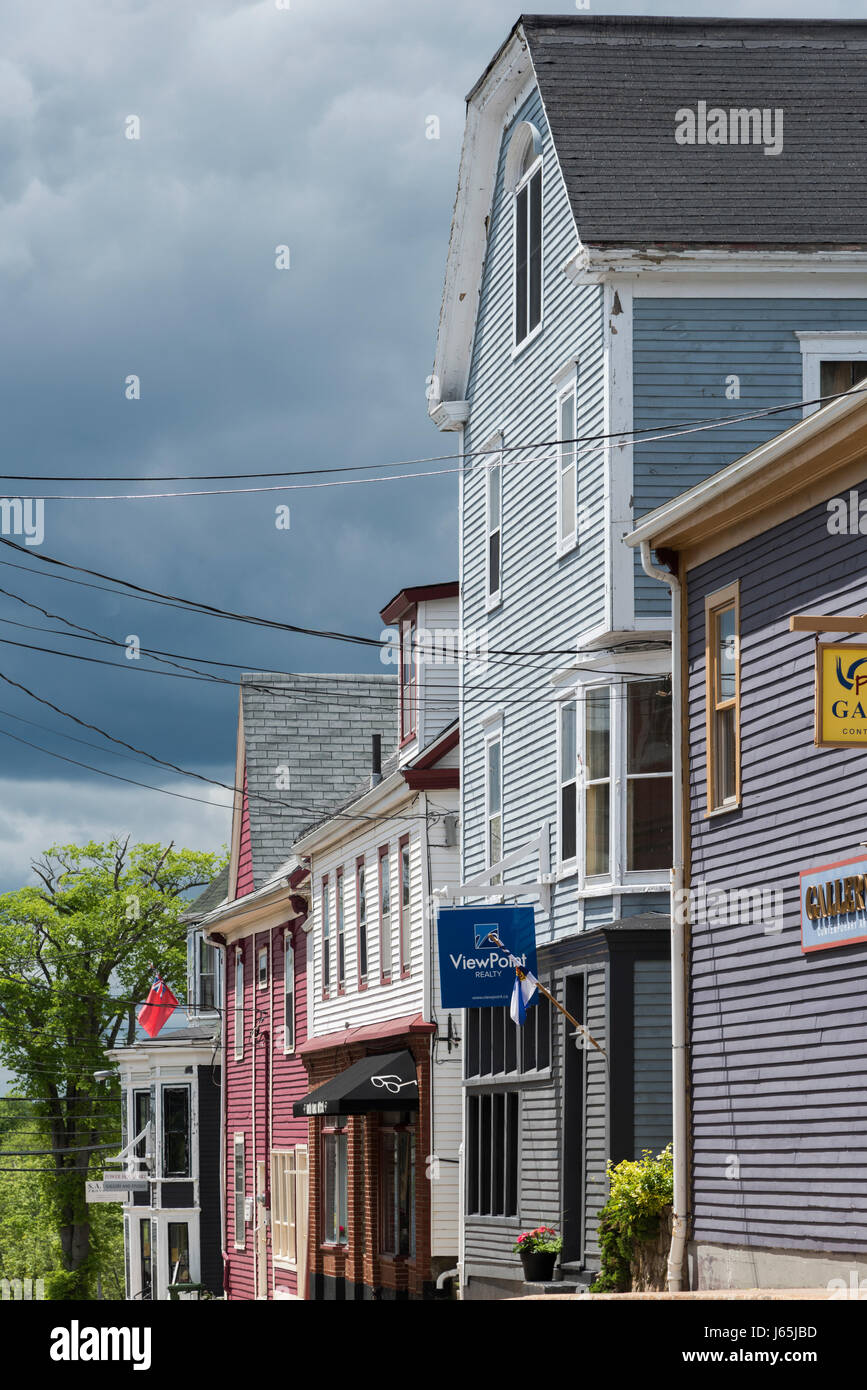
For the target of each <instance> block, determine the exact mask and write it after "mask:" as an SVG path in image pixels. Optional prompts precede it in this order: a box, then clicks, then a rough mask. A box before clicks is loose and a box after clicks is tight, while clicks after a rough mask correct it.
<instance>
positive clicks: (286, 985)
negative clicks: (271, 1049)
mask: <svg viewBox="0 0 867 1390" xmlns="http://www.w3.org/2000/svg"><path fill="white" fill-rule="evenodd" d="M283 1051H284V1052H294V1051H295V947H294V946H293V945H292V933H291V932H288V931H287V932H284V934H283Z"/></svg>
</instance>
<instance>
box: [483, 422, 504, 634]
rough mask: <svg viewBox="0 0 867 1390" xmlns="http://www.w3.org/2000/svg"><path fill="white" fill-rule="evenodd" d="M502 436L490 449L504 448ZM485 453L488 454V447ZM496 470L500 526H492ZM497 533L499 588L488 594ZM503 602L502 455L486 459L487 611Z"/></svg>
mask: <svg viewBox="0 0 867 1390" xmlns="http://www.w3.org/2000/svg"><path fill="white" fill-rule="evenodd" d="M502 443H503V439H502V435H498V436H497V442H496V443H494V444H491V445H490V446H489V447H491V448H494V449H500V448H501V447H502ZM485 452H487V447H486V450H485ZM494 468H498V469H499V470H500V509H499V526H491V520H490V518H491V471H492V470H493V469H494ZM495 531H498V532H499V536H500V545H499V550H498V557H499V558H498V565H499V573H498V575H497V579H498V580H499V583H498V586H497V588H496V590H495V591H494V592H493V593H489V592H488V585H489V583H490V577H491V571H490V566H491V536H492V535H493V534H494V532H495ZM502 602H503V455H502V453H495V454H491V455H490V456H489V457H487V458H486V459H485V611H486V612H487V613H491V612H492V611H493V610H494V609H495V608H499V607H500V604H501V603H502Z"/></svg>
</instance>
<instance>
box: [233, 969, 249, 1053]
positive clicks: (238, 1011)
mask: <svg viewBox="0 0 867 1390" xmlns="http://www.w3.org/2000/svg"><path fill="white" fill-rule="evenodd" d="M239 965H240V970H241V989H240V992H239V990H238V967H239ZM234 991H235V1001H234V1002H235V1008H234V1019H235V1061H236V1062H243V1060H244V1029H245V1027H246V1024H245V1022H244V952H243V951H242V950H241V948H240V946H236V947H235V979H234ZM239 1023H240V1027H239V1026H238V1025H239Z"/></svg>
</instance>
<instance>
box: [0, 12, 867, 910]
mask: <svg viewBox="0 0 867 1390" xmlns="http://www.w3.org/2000/svg"><path fill="white" fill-rule="evenodd" d="M541 8H544V9H545V10H546V11H548V12H552V13H564V14H566V13H569V14H571V13H574V12H575V10H576V6H575V5H574V4H573V3H565V0H559V3H558V0H546V3H545V5H544V7H541ZM721 12H724V13H725V14H726V15H728V16H732V15H738V14H742V15H749V16H753V17H756V16H768V17H779V18H791V17H798V16H805V15H811V14H814V15H821V16H822V17H840V18H843V17H855V16H860V15H863V13H864V10H863V5H862V4H860V3H855V2H854V0H853V2H852V3H846V2H845V0H827V3H823V4H822V5H821V6H820V5H819V4H818V3H817V0H813V3H810V4H799V3H794V2H793V3H788V4H785V5H780V4H773V3H764V4H758V3H756V4H754V3H748V4H737V3H735V4H732V3H727V4H725V5H721V4H719V3H713V4H704V3H693V4H680V5H672V4H655V3H650V4H641V3H636V0H632V3H629V4H624V5H622V6H621V5H618V4H616V3H611V2H610V0H609V3H599V4H597V3H595V0H594V3H592V6H591V13H633V14H639V13H641V14H645V13H654V14H676V13H677V14H687V15H693V16H697V17H700V16H708V15H713V14H714V13H721ZM517 13H518V10H517V6H516V5H515V4H514V3H505V2H504V0H473V3H472V4H468V3H466V0H439V2H438V3H436V4H434V3H430V2H429V0H428V2H426V3H422V0H363V3H362V2H361V0H353V3H349V2H348V0H291V8H290V9H288V10H281V9H278V8H277V5H276V3H275V0H261V2H260V3H238V2H237V0H209V3H208V4H207V5H193V4H189V3H178V0H75V4H69V3H68V0H39V3H31V4H24V3H21V0H16V3H4V4H0V38H2V42H0V54H2V56H0V302H2V323H3V328H4V331H3V332H2V335H0V430H2V445H3V450H2V455H0V457H2V459H3V461H4V466H5V469H6V471H7V472H8V473H23V474H27V473H35V474H62V475H64V477H68V476H70V475H75V474H87V475H92V474H105V473H108V474H141V475H146V476H148V477H150V476H152V475H155V474H159V473H205V472H210V473H219V472H232V471H239V470H252V469H254V468H258V469H262V470H267V469H278V468H305V467H306V468H326V467H333V466H335V465H336V464H340V463H368V462H372V461H376V462H388V461H391V460H395V461H396V460H400V459H405V458H413V457H416V456H419V455H427V454H439V453H442V452H447V451H451V450H452V449H453V447H454V438H453V436H443V435H440V434H438V433H437V431H436V430H435V429H434V428H433V426H432V425H431V424H430V423H429V422H428V420H427V414H426V402H425V397H424V390H425V378H426V376H427V374H428V372H429V371H430V370H431V362H432V357H433V349H434V341H435V334H436V324H437V314H438V309H439V301H440V293H441V288H442V278H443V271H444V265H445V256H446V249H447V242H448V233H449V224H450V217H451V210H452V204H453V200H454V191H455V186H456V180H457V169H458V158H459V152H460V142H461V136H462V130H463V116H464V102H463V98H464V94H465V92H466V91H467V90H468V89H469V87H470V86H471V85H472V83H473V82H474V81H475V79H476V77H477V76H478V75H479V74H480V72H481V71H482V70H483V68H484V67H485V65H486V63H487V62H488V60H489V59H490V57H491V56H492V54H493V52H494V51H495V49H496V48H497V46H498V45H499V43H500V42H501V41H502V40H503V38H504V37H505V36H506V34H507V32H508V30H509V29H510V27H511V25H512V24H513V23H514V21H515V19H516V18H517ZM430 115H436V116H437V117H438V118H439V121H440V139H439V140H429V139H427V138H426V136H425V122H426V118H427V117H428V116H430ZM129 116H137V117H139V119H140V122H141V138H140V139H139V140H129V139H127V138H126V137H125V133H124V131H125V123H126V121H127V118H128V117H129ZM280 244H288V246H289V247H290V254H291V269H290V270H287V271H280V270H277V269H276V268H275V264H274V262H275V248H276V247H277V246H278V245H280ZM133 373H134V374H136V375H138V376H139V377H140V379H141V399H140V400H138V401H128V400H126V399H125V397H124V382H125V379H126V377H127V376H128V375H129V374H133ZM263 481H266V482H267V481H269V480H263ZM270 481H273V480H270ZM236 485H237V484H236ZM165 486H166V487H171V486H172V485H165ZM178 486H180V487H189V486H191V485H189V484H179V485H178ZM211 486H219V485H215V484H212V485H211ZM227 486H231V484H227ZM112 488H115V485H109V487H107V488H99V487H98V486H97V487H94V488H91V489H88V488H86V487H83V486H79V485H73V484H68V485H66V488H65V490H67V491H75V492H81V491H88V490H90V491H102V490H112ZM30 490H32V491H34V492H42V493H44V492H46V491H49V492H56V491H62V490H64V487H63V486H54V485H48V484H41V485H36V486H35V487H33V488H32V489H31V488H30V487H29V486H28V485H27V484H24V483H4V482H3V481H2V480H0V493H5V495H7V496H9V495H17V494H18V493H19V492H22V491H30ZM115 490H123V489H117V488H115ZM143 490H145V489H143ZM154 490H159V488H158V485H154ZM456 498H457V487H456V482H455V479H454V477H452V476H447V477H439V478H431V479H427V480H419V481H415V482H394V483H384V484H374V485H371V486H363V487H351V488H349V487H340V488H334V489H323V490H319V491H301V492H294V493H290V492H286V493H285V494H270V493H269V494H260V495H254V496H249V497H237V496H234V497H229V496H223V497H211V498H203V499H193V500H165V501H150V502H146V501H137V502H97V501H94V502H82V501H67V502H47V503H46V519H45V520H46V533H45V540H44V544H43V546H42V552H43V553H47V554H48V555H52V556H58V557H62V558H63V559H66V560H69V561H72V562H74V563H78V564H83V565H87V566H89V567H91V568H93V569H97V570H101V571H104V572H106V573H109V574H113V575H114V574H116V575H121V576H124V577H126V578H129V579H132V580H134V581H136V582H138V583H140V584H143V585H146V586H150V587H153V588H157V589H166V590H170V591H173V592H176V593H180V594H184V595H189V596H192V597H198V598H201V599H205V600H207V601H208V602H210V603H213V604H217V605H222V606H225V607H228V608H233V609H236V610H241V611H247V612H255V613H261V614H265V615H269V616H273V617H276V618H280V619H284V620H288V621H292V622H298V623H301V624H307V625H311V626H317V627H331V628H339V629H342V630H344V631H347V630H348V631H351V632H362V633H366V634H369V635H371V636H377V635H378V633H379V630H380V623H379V620H378V617H377V612H378V609H379V607H380V606H381V605H382V604H383V603H384V601H385V600H386V599H388V598H389V597H391V595H392V594H393V593H394V592H395V591H396V590H397V589H399V588H400V587H402V586H403V585H404V584H409V583H424V582H428V581H436V580H442V579H450V578H454V577H456V571H457V544H456ZM280 502H286V503H288V504H289V505H290V506H291V511H292V523H291V529H290V530H289V531H288V532H287V531H282V530H277V529H276V527H275V524H274V509H275V506H276V505H277V504H278V503H280ZM8 559H13V560H15V561H16V562H17V561H18V559H19V557H16V556H12V555H10V554H9V553H8V552H7V551H6V550H5V549H3V551H2V554H0V560H8ZM23 563H24V564H25V565H26V567H27V570H28V572H27V573H26V574H23V573H21V572H20V571H19V570H15V569H12V568H9V567H8V566H7V565H0V588H3V589H8V590H12V591H14V592H16V593H19V594H22V595H24V596H25V597H27V598H29V599H30V600H31V601H33V602H36V603H39V604H41V605H43V606H44V607H46V608H49V609H51V610H52V611H54V612H56V613H61V614H63V615H65V616H67V617H69V618H71V619H73V620H74V621H76V622H79V623H82V624H85V625H87V626H89V627H91V628H94V629H97V630H99V631H100V632H103V633H106V634H108V635H110V636H112V637H114V638H116V639H120V640H124V639H126V637H127V636H128V635H129V634H136V635H137V636H138V637H139V638H140V640H141V642H142V644H143V645H145V646H152V647H157V648H161V649H164V650H173V651H179V652H189V653H191V654H193V655H204V654H210V655H213V656H217V657H219V658H220V659H221V660H225V661H237V662H239V663H242V664H243V665H244V666H246V667H250V668H254V669H261V668H269V667H276V668H279V669H284V670H291V669H294V670H317V671H334V670H358V669H365V667H366V668H367V669H382V668H381V667H379V666H378V664H377V662H376V659H375V657H373V658H369V657H366V656H365V653H364V652H363V650H360V649H358V648H353V647H342V646H338V645H336V644H333V643H325V642H313V641H310V640H306V641H304V640H298V639H295V638H292V637H290V636H280V635H279V634H268V633H267V632H264V631H262V630H261V629H255V628H252V627H235V626H232V625H229V624H224V623H220V622H217V621H213V620H209V619H206V618H194V617H191V616H187V615H184V614H180V613H178V612H174V611H172V610H170V609H166V608H160V607H152V606H148V605H145V604H141V603H138V602H133V601H129V600H127V599H121V598H117V597H114V596H110V595H109V594H106V593H99V592H95V591H93V590H89V589H83V588H77V587H75V586H73V585H69V584H64V583H60V582H58V581H57V580H55V579H51V578H48V577H46V575H45V574H44V573H43V571H44V570H45V569H46V568H47V567H45V566H43V565H41V564H40V562H39V561H38V560H37V559H35V558H28V559H26V560H25V561H24V562H23ZM0 619H4V620H8V619H12V620H15V621H16V622H24V623H37V624H38V623H44V624H45V625H46V626H51V627H58V626H61V625H60V624H59V623H57V622H54V621H51V622H48V621H47V620H45V619H43V618H41V617H40V616H39V615H38V614H35V613H33V612H32V611H28V610H27V609H24V608H22V607H21V605H20V604H18V603H16V602H15V601H14V600H13V599H11V598H6V597H4V596H2V595H0ZM0 637H3V638H5V639H12V640H16V641H23V642H28V641H29V642H36V643H38V642H39V641H40V638H39V637H38V636H37V635H34V634H33V633H32V632H27V631H26V630H21V629H17V630H16V629H15V628H13V627H11V626H8V625H7V623H5V622H4V623H2V624H0ZM43 640H44V641H45V642H50V644H51V645H53V646H55V647H57V648H60V649H62V650H65V651H70V652H79V653H88V654H91V655H98V656H103V657H105V656H108V658H109V659H110V660H112V661H113V662H114V665H115V667H116V668H117V669H111V668H109V667H104V666H102V667H101V666H93V665H86V664H83V663H81V662H76V661H67V660H63V659H62V658H59V657H56V656H50V655H48V654H45V653H41V652H33V651H23V650H20V649H16V648H14V647H9V646H0V672H3V673H5V674H6V675H8V676H11V677H12V678H13V679H16V680H18V681H21V682H23V683H24V684H25V685H28V686H29V687H30V688H31V689H33V690H35V691H36V692H38V693H39V694H42V695H44V696H45V697H47V698H49V699H53V700H55V702H57V703H60V704H61V705H63V706H64V707H65V708H67V709H69V710H71V711H73V712H74V713H76V714H77V715H79V716H80V717H81V718H84V719H87V720H90V721H91V722H93V723H96V724H98V725H101V726H102V727H104V728H106V729H108V730H109V731H110V732H112V733H115V734H116V735H118V736H119V737H122V738H124V739H126V740H128V741H129V742H132V743H136V744H139V745H140V746H143V747H145V748H147V749H149V750H151V751H153V752H155V753H158V754H159V755H161V756H163V757H165V758H168V759H171V760H173V761H175V762H178V763H182V764H184V765H186V766H189V767H192V768H195V769H197V770H199V771H205V772H208V773H209V774H211V775H216V776H219V777H222V778H223V779H224V780H226V779H228V780H230V779H231V770H232V758H233V751H234V735H235V718H236V704H237V698H236V693H235V692H234V690H232V689H230V688H229V687H215V686H211V687H209V686H205V685H203V684H197V683H191V682H186V681H176V680H169V679H163V678H161V677H158V676H148V675H145V674H144V673H143V672H142V671H141V669H140V667H139V666H136V664H135V663H131V662H128V661H126V660H125V659H124V657H123V655H122V654H116V655H112V654H111V653H106V652H104V651H101V650H100V649H98V648H93V647H89V646H88V645H86V644H82V643H79V642H78V641H75V640H74V639H67V638H62V637H60V638H58V637H51V638H48V639H43ZM0 711H2V712H0V730H5V731H9V732H13V733H15V734H17V735H18V736H19V737H22V738H26V739H29V740H31V741H32V742H35V743H41V744H43V745H44V746H45V747H46V748H50V749H51V750H52V751H53V752H55V753H63V754H64V755H65V756H67V757H71V758H79V759H81V760H83V761H88V762H95V763H96V764H97V765H98V766H100V767H102V768H105V769H107V770H110V771H112V772H115V773H117V774H119V775H122V776H126V777H133V778H140V779H141V780H143V781H146V782H155V783H158V784H159V785H161V786H164V787H168V788H171V790H173V791H176V792H184V793H185V794H187V795H190V796H194V797H198V796H203V797H205V798H206V799H207V798H208V797H209V793H208V791H207V790H206V789H204V788H203V787H202V786H201V784H196V783H195V782H186V781H184V780H182V779H180V778H177V777H174V776H172V775H170V774H168V773H163V772H160V771H159V770H158V769H156V768H148V767H147V766H142V765H139V764H136V763H134V762H127V761H124V760H122V759H120V758H115V757H111V756H109V755H107V754H105V753H102V752H97V751H96V750H95V749H92V748H84V747H82V746H81V745H77V744H75V743H69V742H68V741H67V740H66V739H64V738H62V737H61V736H60V732H59V731H62V732H64V733H66V732H70V733H75V734H77V735H80V736H82V737H86V738H90V737H93V738H94V739H96V735H90V734H88V733H86V732H85V731H82V730H80V729H78V730H77V729H75V728H74V727H73V726H71V725H69V724H67V723H66V722H65V721H64V720H63V719H61V718H60V717H58V716H57V715H55V714H53V713H52V712H51V711H49V710H47V709H45V708H44V707H41V706H39V705H37V704H35V703H34V702H33V701H32V700H31V699H29V698H28V697H26V696H25V695H23V694H21V693H19V692H17V691H14V690H11V689H9V688H8V687H3V686H2V684H0ZM11 714H16V715H19V716H22V717H24V718H26V719H30V720H35V721H37V722H38V723H39V724H41V725H47V726H50V728H51V730H56V731H58V732H47V731H46V730H45V729H36V728H33V727H28V726H27V725H25V724H21V723H16V722H15V720H13V719H12V718H11V717H10V715H11ZM97 741H99V740H97ZM211 799H212V800H213V801H219V802H225V801H226V799H227V798H226V797H225V795H224V794H222V793H219V792H216V791H215V792H214V793H213V797H212V798H211ZM127 830H130V831H132V833H133V835H134V836H135V837H136V838H139V839H149V840H150V839H166V838H168V837H169V836H174V837H175V839H176V840H177V841H178V842H179V843H184V844H187V845H189V846H191V847H201V848H216V847H218V846H219V845H220V844H221V843H222V842H223V841H224V840H225V839H226V838H227V834H228V818H227V816H226V814H225V812H224V811H222V810H216V809H214V807H213V806H210V807H209V806H204V805H200V804H197V803H196V802H194V801H182V800H177V799H174V800H173V799H171V798H169V797H165V796H161V795H159V794H157V793H155V792H150V791H140V790H137V789H136V788H134V787H130V786H127V785H125V784H123V783H121V782H112V781H110V780H108V779H106V778H103V777H100V776H98V775H97V774H95V773H90V772H85V771H83V770H81V769H77V768H74V767H71V766H69V765H66V764H63V763H61V762H59V761H57V760H56V759H55V758H52V757H50V756H46V755H45V754H44V753H41V752H36V751H34V750H32V749H29V748H25V747H22V746H21V745H19V744H15V743H12V742H10V741H9V740H8V739H6V738H0V890H3V889H6V888H11V887H15V886H18V885H19V884H20V883H22V882H24V881H25V880H26V879H27V877H28V865H29V862H30V858H31V856H32V855H33V854H35V853H37V852H38V851H40V850H41V849H43V848H44V847H45V846H46V845H47V844H49V843H51V842H52V841H54V840H70V839H80V838H81V837H88V838H89V837H91V836H96V837H102V836H105V835H108V834H110V833H112V832H114V831H127Z"/></svg>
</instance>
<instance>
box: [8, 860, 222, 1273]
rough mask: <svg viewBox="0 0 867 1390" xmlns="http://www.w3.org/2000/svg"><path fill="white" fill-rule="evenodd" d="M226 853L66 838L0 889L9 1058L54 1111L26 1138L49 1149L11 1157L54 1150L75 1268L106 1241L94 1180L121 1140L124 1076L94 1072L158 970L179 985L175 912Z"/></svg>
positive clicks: (55, 1181) (51, 1170)
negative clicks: (10, 888)
mask: <svg viewBox="0 0 867 1390" xmlns="http://www.w3.org/2000/svg"><path fill="white" fill-rule="evenodd" d="M222 863H223V859H222V857H220V856H217V855H214V854H207V853H202V852H198V851H193V850H176V849H174V847H173V845H169V846H168V847H167V848H165V847H163V846H162V845H159V844H140V845H134V846H131V845H130V843H129V838H127V839H126V840H121V839H114V840H111V841H109V842H108V843H106V844H100V843H97V842H96V841H91V842H90V843H88V844H86V845H60V846H54V847H53V848H52V849H50V850H48V851H47V853H46V854H45V855H44V856H43V858H42V859H41V860H39V861H38V862H37V863H35V864H34V865H33V870H34V873H35V876H36V878H37V880H38V881H37V883H35V884H32V885H29V886H27V887H24V888H20V889H18V890H17V891H16V892H13V893H6V894H3V895H0V1060H2V1062H3V1063H4V1064H5V1065H6V1066H7V1067H9V1068H10V1069H11V1070H12V1071H14V1072H15V1073H16V1074H17V1076H18V1078H19V1086H18V1089H19V1090H20V1092H21V1094H22V1095H23V1096H27V1097H28V1098H31V1099H38V1100H39V1101H41V1102H42V1107H41V1110H42V1113H43V1114H44V1115H45V1117H46V1119H45V1131H44V1140H45V1141H47V1142H39V1143H32V1142H31V1143H27V1144H25V1143H22V1144H21V1145H20V1148H21V1149H22V1150H25V1149H40V1148H43V1149H49V1150H51V1153H50V1154H46V1155H42V1156H38V1155H34V1156H33V1157H32V1158H31V1157H27V1156H19V1157H18V1158H16V1159H15V1162H16V1163H20V1164H21V1165H22V1167H27V1166H31V1165H33V1166H42V1164H43V1159H45V1160H47V1161H46V1162H45V1163H44V1174H41V1175H40V1174H37V1175H36V1176H37V1180H38V1182H39V1183H40V1186H41V1189H42V1193H43V1201H44V1202H45V1209H46V1210H47V1212H48V1213H49V1215H50V1219H51V1223H52V1226H53V1229H54V1230H55V1231H56V1233H57V1237H58V1239H59V1242H60V1251H61V1258H62V1266H63V1269H65V1270H67V1271H76V1270H78V1269H79V1268H82V1267H89V1266H90V1265H92V1264H93V1262H94V1256H95V1254H96V1253H98V1246H99V1244H100V1242H99V1241H98V1240H96V1241H94V1239H93V1238H92V1237H93V1236H94V1235H96V1232H95V1231H94V1232H92V1230H91V1220H90V1213H89V1210H88V1208H87V1206H86V1204H85V1201H84V1194H85V1181H86V1179H87V1177H88V1176H89V1175H91V1176H93V1175H95V1174H96V1173H97V1172H100V1171H101V1169H102V1161H103V1159H104V1157H105V1156H106V1155H107V1154H110V1153H111V1152H112V1146H113V1145H114V1144H115V1143H117V1145H118V1148H119V1147H120V1145H119V1140H120V1106H119V1103H118V1094H119V1093H118V1087H117V1084H116V1083H108V1084H106V1083H102V1084H99V1083H97V1082H95V1081H94V1072H95V1071H99V1070H104V1069H106V1068H107V1067H108V1062H107V1060H106V1057H105V1052H106V1049H107V1048H110V1047H113V1046H115V1045H117V1044H123V1043H130V1042H132V1041H133V1039H134V1032H135V1007H136V1004H137V1003H140V1002H141V1001H143V1000H144V999H145V998H146V997H147V993H148V990H149V989H150V986H151V984H152V982H153V977H154V972H155V971H157V970H158V971H159V973H160V975H161V976H162V977H163V979H164V980H165V981H166V983H167V984H169V985H170V986H171V987H172V988H173V989H174V990H175V992H176V993H178V992H179V991H180V992H182V991H183V986H184V980H185V974H186V948H185V929H184V926H183V924H182V923H181V922H180V917H181V914H182V913H183V912H184V909H185V907H186V906H187V905H188V904H187V898H188V895H189V894H190V893H191V892H192V891H193V890H195V889H197V888H202V887H204V885H205V884H207V883H209V882H210V881H211V879H212V878H213V877H214V876H215V874H216V873H218V872H219V870H220V868H221V867H222ZM104 1117H108V1118H104ZM31 1137H32V1136H31ZM4 1147H6V1148H7V1149H8V1144H6V1145H5V1146H4ZM116 1151H117V1150H116V1149H115V1152H116ZM8 1176H9V1175H8V1174H0V1177H8ZM94 1219H95V1221H96V1224H97V1226H100V1225H101V1224H102V1223H103V1222H104V1221H106V1220H109V1218H103V1217H102V1216H96V1215H94Z"/></svg>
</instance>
